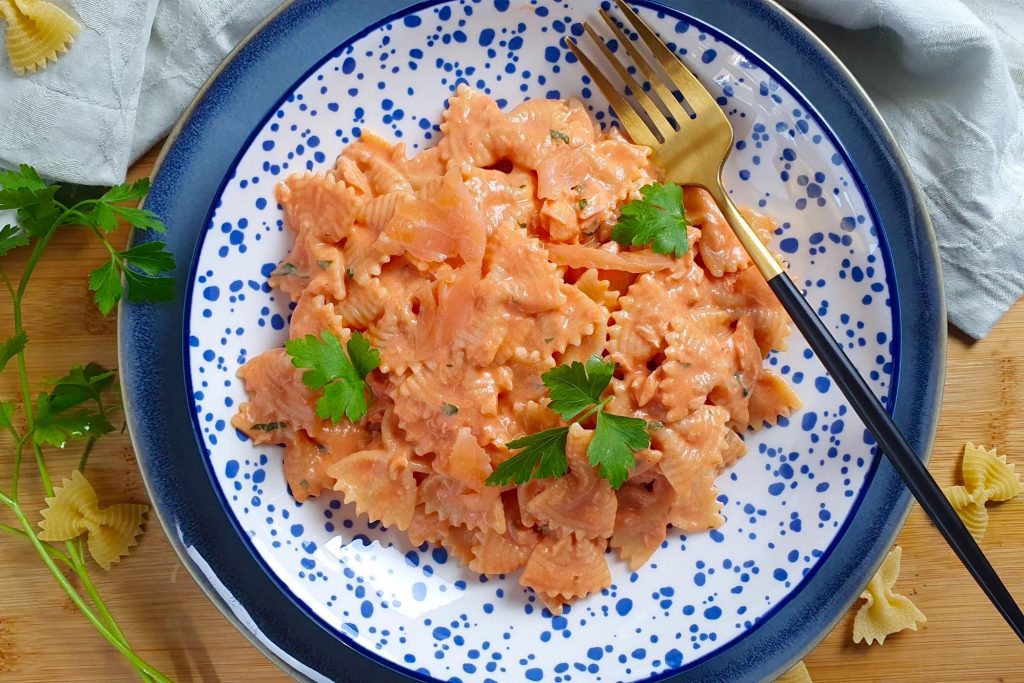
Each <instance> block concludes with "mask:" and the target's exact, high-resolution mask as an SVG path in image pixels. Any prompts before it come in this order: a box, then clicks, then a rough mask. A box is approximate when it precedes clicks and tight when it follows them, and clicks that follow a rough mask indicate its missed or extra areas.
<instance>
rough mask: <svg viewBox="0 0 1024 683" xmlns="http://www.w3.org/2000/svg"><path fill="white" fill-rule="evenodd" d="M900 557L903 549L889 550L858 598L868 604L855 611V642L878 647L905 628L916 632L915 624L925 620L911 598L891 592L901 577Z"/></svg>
mask: <svg viewBox="0 0 1024 683" xmlns="http://www.w3.org/2000/svg"><path fill="white" fill-rule="evenodd" d="M902 557H903V548H901V547H900V546H896V547H894V548H893V549H892V550H890V551H889V554H888V555H886V556H885V560H883V561H882V566H881V567H879V569H878V572H876V573H875V575H874V576H873V577H872V578H871V581H869V582H868V585H867V588H865V589H864V592H863V593H861V595H860V597H862V598H864V599H865V600H866V601H867V602H865V603H864V604H863V605H861V607H860V609H858V610H857V615H856V617H854V620H853V641H854V642H855V643H859V642H862V641H867V644H868V645H871V644H872V643H874V642H875V641H877V642H878V644H879V645H881V644H882V643H884V642H885V638H886V636H889V635H892V634H893V633H897V632H899V631H904V630H906V629H910V630H911V631H916V630H917V624H918V623H924V622H925V621H927V619H926V618H925V616H924V614H923V613H922V612H921V610H919V609H918V608H917V606H916V605H915V604H914V603H913V602H911V601H910V598H908V597H905V596H903V595H900V594H898V593H894V592H893V590H892V587H893V584H894V583H896V579H897V578H898V577H899V575H900V559H901V558H902Z"/></svg>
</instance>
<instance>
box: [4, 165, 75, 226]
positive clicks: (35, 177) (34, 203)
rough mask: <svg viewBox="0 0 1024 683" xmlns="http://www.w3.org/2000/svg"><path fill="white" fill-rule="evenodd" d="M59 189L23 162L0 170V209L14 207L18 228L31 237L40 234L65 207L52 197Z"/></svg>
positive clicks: (51, 224)
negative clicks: (15, 168) (18, 166)
mask: <svg viewBox="0 0 1024 683" xmlns="http://www.w3.org/2000/svg"><path fill="white" fill-rule="evenodd" d="M58 189H60V188H59V187H58V186H56V185H47V184H46V182H45V181H44V180H43V179H42V178H40V177H39V174H38V173H36V171H35V169H34V168H32V167H31V166H26V165H25V164H22V165H21V167H20V168H19V169H18V170H17V171H0V210H5V209H16V210H17V212H18V225H19V226H20V228H21V230H22V231H23V232H24V233H26V234H27V235H29V236H32V237H36V236H39V235H42V234H43V233H44V232H46V231H47V230H49V229H50V228H51V227H52V226H53V223H54V221H56V220H57V216H59V215H60V214H61V212H62V211H63V209H64V207H63V206H62V205H61V204H60V203H59V202H58V201H56V200H55V199H54V195H56V193H57V190H58Z"/></svg>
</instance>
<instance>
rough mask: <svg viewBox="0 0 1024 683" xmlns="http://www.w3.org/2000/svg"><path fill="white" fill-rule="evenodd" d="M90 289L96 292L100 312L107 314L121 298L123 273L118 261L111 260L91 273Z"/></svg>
mask: <svg viewBox="0 0 1024 683" xmlns="http://www.w3.org/2000/svg"><path fill="white" fill-rule="evenodd" d="M89 291H92V292H95V293H96V296H95V297H94V298H95V300H96V306H98V307H99V309H100V313H102V314H103V315H107V314H108V313H110V312H111V311H112V310H114V306H116V305H117V302H118V301H120V300H121V295H122V293H123V292H122V289H121V274H120V273H119V272H118V270H117V262H116V261H113V260H111V261H110V262H108V263H106V264H105V265H102V266H100V267H99V268H97V269H96V270H94V271H92V272H91V273H89Z"/></svg>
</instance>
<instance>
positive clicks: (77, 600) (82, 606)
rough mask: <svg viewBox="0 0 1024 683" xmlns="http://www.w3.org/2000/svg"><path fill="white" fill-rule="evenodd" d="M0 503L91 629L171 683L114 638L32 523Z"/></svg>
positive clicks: (13, 505) (162, 681)
mask: <svg viewBox="0 0 1024 683" xmlns="http://www.w3.org/2000/svg"><path fill="white" fill-rule="evenodd" d="M0 501H2V502H4V503H6V504H7V505H8V506H9V507H10V508H11V510H13V511H14V515H15V516H16V517H17V518H18V521H19V522H20V523H21V526H22V528H23V529H24V530H25V535H26V536H28V540H29V541H30V542H31V543H32V545H33V546H34V547H35V549H36V552H37V553H39V556H40V557H41V558H42V560H43V564H45V565H46V568H47V569H49V570H50V573H51V574H52V575H53V578H55V579H56V580H57V583H58V584H60V587H61V588H63V589H64V592H65V593H67V595H68V597H69V598H71V602H73V603H74V604H75V607H77V608H78V611H79V612H81V613H82V615H83V616H85V618H86V619H88V620H89V622H90V623H91V624H92V625H93V627H94V628H95V629H96V630H97V631H99V633H100V635H101V636H103V637H104V638H105V639H106V640H107V642H109V643H110V644H111V645H113V646H114V648H115V649H116V650H117V651H118V652H120V653H121V655H122V656H123V657H124V658H125V659H127V660H128V661H129V662H131V663H132V665H133V666H134V667H135V668H136V669H137V670H138V671H140V672H142V673H144V674H146V675H148V676H150V677H151V678H152V679H153V680H156V681H159V682H160V683H171V680H170V679H169V678H167V677H166V676H164V675H163V674H161V673H160V672H159V671H157V670H156V669H155V668H153V666H152V665H150V664H149V663H148V662H146V661H145V660H144V659H142V658H141V657H139V656H138V655H137V654H135V652H134V651H133V650H132V649H131V648H130V647H128V644H127V643H126V642H124V637H123V636H122V637H121V638H118V637H117V636H115V635H114V634H113V633H112V632H111V631H110V630H109V629H108V628H107V627H106V626H105V625H104V624H103V622H101V621H100V619H99V617H97V616H96V614H95V613H94V612H93V611H92V610H91V609H89V606H88V605H87V604H86V603H85V600H83V599H82V596H81V595H79V594H78V591H76V590H75V587H74V586H72V585H71V582H70V581H68V578H67V577H66V576H64V573H63V572H62V571H61V570H60V567H58V566H57V565H56V563H54V561H53V558H52V557H51V556H50V553H48V552H47V550H46V547H45V546H44V545H43V542H42V541H40V540H39V539H38V538H37V537H36V535H35V532H34V530H33V528H32V523H31V522H29V520H28V518H27V517H26V516H25V513H24V512H22V510H21V507H20V506H19V505H18V504H17V503H15V502H14V501H12V500H11V499H10V498H7V497H6V496H4V495H3V494H0Z"/></svg>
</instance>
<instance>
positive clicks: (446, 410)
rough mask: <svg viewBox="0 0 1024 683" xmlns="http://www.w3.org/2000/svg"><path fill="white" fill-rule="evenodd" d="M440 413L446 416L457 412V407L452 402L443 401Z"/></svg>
mask: <svg viewBox="0 0 1024 683" xmlns="http://www.w3.org/2000/svg"><path fill="white" fill-rule="evenodd" d="M441 414H442V415H445V416H446V417H451V416H452V415H458V414H459V407H458V406H457V405H455V404H453V403H444V404H442V405H441Z"/></svg>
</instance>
